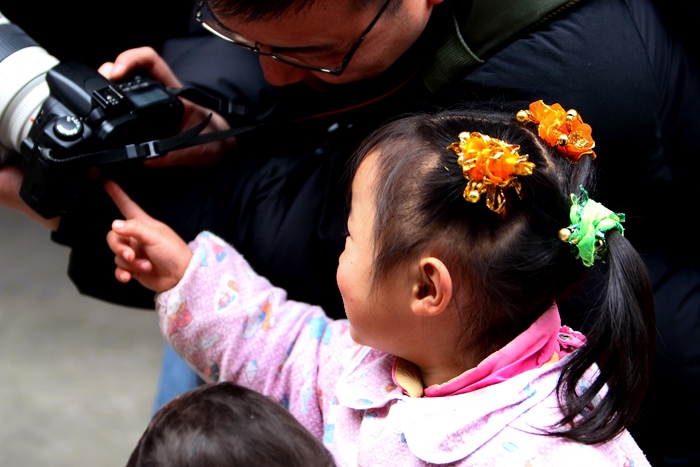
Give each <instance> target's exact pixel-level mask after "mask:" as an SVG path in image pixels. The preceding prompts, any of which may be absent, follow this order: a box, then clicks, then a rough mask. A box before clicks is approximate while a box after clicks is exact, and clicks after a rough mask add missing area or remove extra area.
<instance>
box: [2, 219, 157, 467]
mask: <svg viewBox="0 0 700 467" xmlns="http://www.w3.org/2000/svg"><path fill="white" fill-rule="evenodd" d="M67 261H68V249H67V248H65V247H62V246H60V245H57V244H54V243H53V242H51V240H50V239H49V236H48V232H47V231H44V230H43V229H42V228H40V227H38V226H36V225H35V224H33V223H32V222H30V221H28V220H26V219H25V218H23V217H21V216H19V215H17V214H15V213H14V212H12V211H8V210H6V209H2V208H0V466H3V467H25V466H26V467H43V466H50V467H63V466H66V467H68V466H70V467H81V466H91V467H94V466H100V467H111V466H124V465H125V463H126V460H127V458H128V456H129V454H130V453H131V450H132V449H133V447H134V446H135V444H136V441H137V440H138V438H139V436H140V435H141V433H142V432H143V430H144V429H145V427H146V425H147V423H148V421H149V420H150V416H151V408H152V404H153V399H154V394H155V390H156V384H157V380H158V370H159V365H160V357H161V351H162V345H163V344H162V343H163V341H162V337H161V336H160V333H159V331H158V325H157V322H156V317H155V314H154V313H151V312H146V311H143V310H138V309H130V308H123V307H117V306H114V305H110V304H107V303H103V302H101V301H98V300H95V299H92V298H89V297H84V296H81V295H79V294H78V292H77V291H76V290H75V288H74V287H73V285H72V283H71V282H70V280H69V279H68V277H67V276H66V273H65V271H66V265H67Z"/></svg>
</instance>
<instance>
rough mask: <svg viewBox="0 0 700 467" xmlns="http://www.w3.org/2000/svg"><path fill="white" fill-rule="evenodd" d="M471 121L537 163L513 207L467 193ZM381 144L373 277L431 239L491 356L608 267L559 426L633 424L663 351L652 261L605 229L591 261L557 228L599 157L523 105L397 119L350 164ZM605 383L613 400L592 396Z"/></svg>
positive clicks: (574, 434) (567, 367) (568, 432)
mask: <svg viewBox="0 0 700 467" xmlns="http://www.w3.org/2000/svg"><path fill="white" fill-rule="evenodd" d="M463 131H469V132H472V131H476V132H480V133H482V134H486V135H489V136H491V137H495V138H498V139H501V140H503V141H506V142H507V143H510V144H518V145H520V154H527V155H528V156H529V160H530V161H531V162H533V163H535V165H536V167H535V169H534V170H533V173H532V175H529V176H521V177H518V179H519V181H520V183H521V184H522V189H521V196H518V195H517V194H516V193H515V190H513V189H509V190H507V191H506V198H507V201H506V210H505V214H503V215H499V214H496V213H494V212H493V211H491V210H489V209H488V208H487V207H486V204H485V202H484V199H483V198H482V199H481V200H480V201H479V202H477V203H470V202H467V201H466V200H465V199H464V198H463V191H464V188H465V186H466V183H467V181H466V180H465V178H464V177H463V175H462V171H461V168H460V167H459V166H458V164H457V156H456V155H455V154H454V153H453V152H451V151H448V150H446V147H447V146H448V145H449V144H450V143H452V142H455V141H457V140H458V135H459V133H460V132H463ZM373 152H378V153H379V158H378V164H377V171H378V172H377V174H376V182H375V183H376V193H375V200H376V207H377V212H376V218H375V223H374V231H373V240H374V250H375V254H376V256H375V263H374V279H375V280H374V281H373V283H374V284H378V283H379V281H378V279H381V278H382V277H383V276H384V275H385V274H386V273H387V271H389V270H390V269H391V268H393V267H394V266H397V265H400V264H407V263H410V262H412V261H414V260H415V259H417V257H418V256H419V255H420V254H421V253H423V252H425V251H426V250H429V251H430V254H431V255H432V256H437V257H439V258H440V259H441V260H442V261H443V262H444V263H445V264H446V266H447V267H448V269H449V270H450V274H451V276H452V277H453V281H454V283H455V301H456V305H457V308H458V310H459V312H460V315H461V318H462V322H463V323H464V326H463V337H462V341H461V342H460V345H461V347H460V348H461V349H464V351H465V352H466V351H467V350H469V351H470V352H477V354H478V355H480V356H481V357H482V358H485V357H486V356H488V355H489V354H490V353H492V352H493V351H495V350H498V349H500V348H501V347H503V346H504V345H505V344H507V343H508V342H509V341H511V340H512V339H514V338H515V337H516V336H517V335H519V334H520V333H522V332H523V331H525V330H526V329H527V328H528V327H529V326H530V325H531V324H532V323H533V322H534V321H535V320H536V319H537V318H539V317H540V316H541V315H542V314H543V313H544V312H545V311H546V310H547V309H548V308H549V307H550V306H551V305H552V304H553V303H561V302H562V301H564V300H565V299H566V298H567V297H569V296H570V295H571V294H572V293H573V292H574V291H575V290H576V289H577V288H579V286H580V284H581V282H582V281H583V279H584V277H585V276H586V274H587V273H589V272H591V270H594V271H598V270H600V273H601V274H605V276H606V278H605V281H606V282H605V287H604V290H603V293H602V296H601V297H600V303H599V304H598V307H597V308H596V313H595V316H594V323H593V324H592V327H591V328H590V329H589V330H587V340H588V341H587V345H585V346H584V347H582V348H581V349H579V350H577V351H576V352H574V353H573V354H572V355H571V356H570V357H569V358H567V359H566V360H565V362H564V363H563V370H562V374H561V377H560V379H559V384H558V388H557V391H558V394H559V396H560V397H559V399H560V406H561V410H562V413H563V418H562V419H561V421H560V423H559V424H557V425H556V426H555V427H551V428H552V430H551V431H549V432H548V433H549V434H550V435H553V436H561V437H565V438H569V439H572V440H575V441H578V442H582V443H587V444H593V443H598V442H602V441H606V440H609V439H611V438H613V437H615V436H616V435H618V434H619V433H620V432H621V431H622V430H623V429H624V428H625V427H627V426H628V425H629V424H630V423H631V422H632V421H633V420H634V418H635V416H636V415H637V412H638V409H639V407H640V405H641V402H642V399H643V397H644V394H645V392H646V389H647V385H648V380H649V375H650V371H651V365H652V358H653V352H654V342H653V335H654V334H653V329H654V306H653V295H652V289H651V286H650V281H649V277H648V274H647V270H646V266H645V265H644V263H643V262H642V260H641V258H640V256H639V254H638V253H637V252H636V251H635V250H634V248H633V247H632V246H631V245H630V243H629V242H628V241H627V240H626V239H625V238H624V237H623V236H622V235H620V234H619V233H617V232H615V231H610V232H609V233H608V234H607V237H606V238H607V244H608V256H607V262H606V264H605V265H604V266H605V267H595V266H594V267H592V268H587V267H586V266H584V265H583V264H582V262H581V261H580V260H579V259H577V258H576V257H575V254H574V253H572V251H571V245H569V244H568V243H566V242H563V241H561V240H560V239H559V237H558V232H559V230H560V229H562V228H564V227H568V226H569V225H570V223H571V222H570V219H569V210H570V207H571V199H570V195H571V194H576V195H579V194H580V189H579V187H580V186H583V187H585V189H586V190H587V191H588V192H589V194H590V195H591V196H592V197H595V190H594V188H595V187H594V179H595V169H594V164H593V161H592V160H591V157H590V156H584V157H583V158H582V159H581V160H580V161H579V162H578V163H577V164H571V163H570V162H568V161H567V160H566V159H564V157H563V156H562V155H560V154H559V153H558V152H557V151H556V150H555V149H553V148H552V147H551V146H549V145H547V143H546V142H544V141H543V140H542V139H540V138H539V137H538V136H537V132H536V128H535V126H534V124H521V123H519V122H517V121H516V119H515V114H514V113H512V114H502V113H496V112H491V111H477V110H470V111H463V112H455V111H450V112H443V113H438V114H431V115H428V114H420V115H410V116H405V117H403V118H399V119H396V120H394V121H392V122H390V123H388V124H386V125H385V126H383V127H382V128H380V129H378V130H377V131H376V132H375V133H374V134H372V135H371V136H370V137H369V138H368V139H367V140H366V141H365V142H364V143H363V145H362V146H361V147H360V148H359V150H358V152H357V153H356V156H355V158H354V159H353V160H352V161H351V171H350V174H351V176H352V174H354V173H355V171H356V170H357V167H359V165H360V163H361V162H362V161H363V160H364V158H365V157H367V156H368V155H369V154H371V153H373ZM594 364H597V365H598V368H599V373H598V374H597V376H595V378H594V379H593V382H592V385H591V387H590V388H587V389H586V390H585V392H583V391H582V389H581V388H580V387H579V385H578V384H577V383H578V382H579V380H580V379H581V377H582V376H583V374H584V372H586V371H587V370H588V369H589V368H591V366H592V365H594ZM605 385H607V388H606V389H604V386H605ZM601 390H603V392H602V393H601ZM606 390H607V393H606V392H605V391H606ZM599 394H604V397H603V398H602V401H601V402H599V403H596V404H595V407H594V408H591V405H592V404H593V402H594V398H596V396H597V395H599Z"/></svg>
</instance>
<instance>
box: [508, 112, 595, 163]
mask: <svg viewBox="0 0 700 467" xmlns="http://www.w3.org/2000/svg"><path fill="white" fill-rule="evenodd" d="M516 118H517V119H518V121H519V122H521V123H525V122H527V121H530V122H534V123H536V124H537V133H538V134H539V136H540V138H542V139H543V140H545V141H546V142H547V143H549V144H550V145H552V146H554V147H555V148H557V149H558V150H559V152H561V153H562V154H564V156H565V157H566V158H567V159H568V160H569V161H571V163H573V164H575V163H576V162H578V161H579V159H581V156H583V155H585V154H590V156H591V158H592V159H595V152H593V148H594V147H595V141H593V137H592V136H591V126H590V125H587V124H585V123H583V120H582V119H581V116H580V115H579V114H578V112H576V111H575V110H574V109H570V110H568V111H566V110H564V108H563V107H562V106H561V105H559V104H552V105H551V106H549V105H547V104H545V103H544V102H543V101H541V100H539V101H535V102H533V103H532V104H530V109H529V110H521V111H519V112H518V113H517V114H516Z"/></svg>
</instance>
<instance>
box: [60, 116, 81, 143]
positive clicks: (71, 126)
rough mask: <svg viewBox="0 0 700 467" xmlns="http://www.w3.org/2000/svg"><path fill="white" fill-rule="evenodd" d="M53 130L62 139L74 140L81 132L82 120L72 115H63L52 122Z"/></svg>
mask: <svg viewBox="0 0 700 467" xmlns="http://www.w3.org/2000/svg"><path fill="white" fill-rule="evenodd" d="M53 132H54V134H55V135H56V136H58V138H60V139H62V140H63V141H75V140H76V139H78V138H80V136H81V135H82V134H83V122H81V121H80V119H78V118H77V117H73V116H72V115H64V116H63V117H59V118H58V119H57V120H56V122H55V123H54V124H53Z"/></svg>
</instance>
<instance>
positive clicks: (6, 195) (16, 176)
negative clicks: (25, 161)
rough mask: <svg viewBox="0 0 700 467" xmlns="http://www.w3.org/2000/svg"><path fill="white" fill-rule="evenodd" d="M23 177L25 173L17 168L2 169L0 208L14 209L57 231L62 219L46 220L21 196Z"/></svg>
mask: <svg viewBox="0 0 700 467" xmlns="http://www.w3.org/2000/svg"><path fill="white" fill-rule="evenodd" d="M23 177H24V171H23V170H22V169H21V168H19V167H17V166H14V165H7V166H2V167H0V206H2V207H6V208H10V209H14V210H15V211H17V212H20V213H22V214H24V215H25V216H27V217H28V218H30V219H32V220H33V221H35V222H36V223H37V224H39V225H41V226H43V227H46V228H48V229H49V230H52V231H53V230H57V229H58V224H59V222H60V221H61V218H60V217H54V218H52V219H44V218H43V217H42V216H40V215H39V214H37V213H36V212H34V210H33V209H32V208H30V207H29V206H28V205H27V204H26V203H25V202H24V201H23V200H22V198H21V197H20V196H19V189H20V187H21V186H22V178H23Z"/></svg>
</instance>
